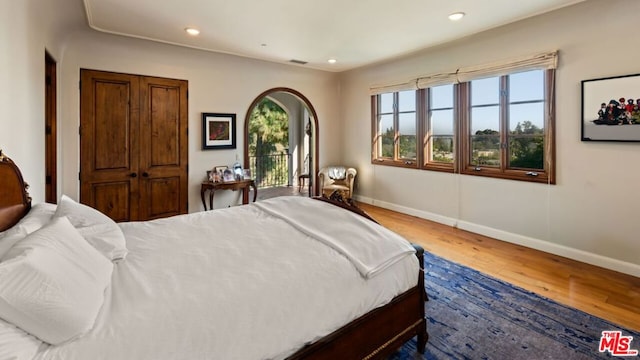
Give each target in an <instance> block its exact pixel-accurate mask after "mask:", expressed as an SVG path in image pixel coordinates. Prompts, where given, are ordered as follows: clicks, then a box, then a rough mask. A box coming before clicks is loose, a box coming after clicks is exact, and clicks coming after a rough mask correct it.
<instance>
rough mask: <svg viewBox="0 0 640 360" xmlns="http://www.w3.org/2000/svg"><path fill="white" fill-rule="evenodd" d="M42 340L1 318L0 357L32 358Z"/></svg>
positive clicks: (24, 359)
mask: <svg viewBox="0 0 640 360" xmlns="http://www.w3.org/2000/svg"><path fill="white" fill-rule="evenodd" d="M42 344H43V343H42V341H40V340H38V339H36V338H35V337H34V336H33V335H30V334H28V333H26V332H24V330H22V329H20V328H17V327H16V326H15V325H13V324H9V323H8V322H6V321H3V320H2V319H0V359H11V360H31V359H33V357H34V356H35V355H36V353H37V352H38V348H39V347H40V346H41V345H42Z"/></svg>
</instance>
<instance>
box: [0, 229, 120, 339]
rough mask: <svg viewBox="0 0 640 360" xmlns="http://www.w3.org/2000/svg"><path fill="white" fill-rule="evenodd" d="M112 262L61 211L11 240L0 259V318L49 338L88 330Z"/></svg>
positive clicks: (109, 278) (99, 306)
mask: <svg viewBox="0 0 640 360" xmlns="http://www.w3.org/2000/svg"><path fill="white" fill-rule="evenodd" d="M112 271H113V264H112V263H111V262H110V261H109V260H107V259H105V258H104V256H102V255H101V254H100V253H99V252H98V251H96V250H95V249H94V248H93V247H91V245H89V244H87V242H86V241H85V240H84V239H83V238H82V236H80V234H79V233H78V231H77V230H76V229H75V228H74V227H73V226H72V225H71V223H70V222H69V220H68V219H67V218H66V217H61V218H57V219H53V220H51V222H50V223H49V224H47V225H45V226H44V227H43V228H42V229H40V230H38V231H36V232H34V233H32V234H30V235H28V236H27V237H26V238H24V239H22V240H21V241H19V242H18V243H16V244H15V245H14V246H13V247H12V248H11V249H10V250H9V252H7V254H5V256H4V257H3V258H2V262H0V284H2V287H0V318H2V319H4V320H6V321H8V322H10V323H12V324H14V325H16V326H17V327H19V328H21V329H22V330H24V331H26V332H28V333H30V334H32V335H34V336H36V337H37V338H39V339H40V340H42V341H45V342H48V343H50V344H54V345H57V344H60V343H62V342H65V341H68V340H71V339H73V338H75V337H77V336H80V335H82V334H84V333H85V332H87V331H89V330H90V329H91V328H92V327H93V324H94V323H95V320H96V317H97V316H98V312H99V311H100V308H101V307H102V304H103V302H104V292H105V289H106V288H107V286H109V284H110V283H111V273H112Z"/></svg>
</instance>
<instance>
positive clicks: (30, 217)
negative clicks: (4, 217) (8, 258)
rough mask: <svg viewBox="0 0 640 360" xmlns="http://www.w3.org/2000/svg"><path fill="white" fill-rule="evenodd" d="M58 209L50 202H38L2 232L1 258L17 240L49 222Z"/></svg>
mask: <svg viewBox="0 0 640 360" xmlns="http://www.w3.org/2000/svg"><path fill="white" fill-rule="evenodd" d="M55 211H56V206H55V205H53V204H48V203H38V204H35V205H33V206H32V207H31V210H29V212H28V213H27V215H25V216H24V217H23V218H22V219H20V221H18V223H17V224H15V225H14V226H12V227H11V228H9V229H7V230H6V231H4V232H2V234H1V235H0V258H2V256H3V255H4V254H5V253H6V252H7V251H9V249H10V248H11V247H12V246H13V244H15V243H16V242H18V241H20V240H22V239H24V238H25V237H26V236H27V235H29V234H31V233H32V232H34V231H36V230H38V229H40V228H41V227H43V226H44V225H45V224H47V223H49V221H50V220H51V217H52V216H53V214H54V213H55Z"/></svg>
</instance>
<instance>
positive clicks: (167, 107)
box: [139, 77, 188, 220]
mask: <svg viewBox="0 0 640 360" xmlns="http://www.w3.org/2000/svg"><path fill="white" fill-rule="evenodd" d="M140 104H141V105H140V136H139V139H140V175H141V177H140V188H139V189H140V190H139V191H140V207H139V211H140V216H141V218H142V219H145V220H146V219H156V218H160V217H167V216H172V215H178V214H184V213H186V212H187V202H188V194H187V191H188V188H187V163H188V157H187V154H188V146H187V142H188V136H187V123H188V121H187V120H188V119H187V117H188V111H187V81H184V80H173V79H164V78H153V77H142V78H141V80H140Z"/></svg>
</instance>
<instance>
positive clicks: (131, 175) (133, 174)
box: [129, 173, 138, 178]
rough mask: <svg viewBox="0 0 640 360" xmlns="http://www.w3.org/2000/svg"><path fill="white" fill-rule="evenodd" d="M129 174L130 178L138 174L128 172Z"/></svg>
mask: <svg viewBox="0 0 640 360" xmlns="http://www.w3.org/2000/svg"><path fill="white" fill-rule="evenodd" d="M129 176H130V177H132V178H134V177H137V176H138V174H136V173H131V174H129Z"/></svg>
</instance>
